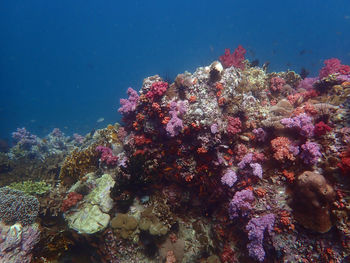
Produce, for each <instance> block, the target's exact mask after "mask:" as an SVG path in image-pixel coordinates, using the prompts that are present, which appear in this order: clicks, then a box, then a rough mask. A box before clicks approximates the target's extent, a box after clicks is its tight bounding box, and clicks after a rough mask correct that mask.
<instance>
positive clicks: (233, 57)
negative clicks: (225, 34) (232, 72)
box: [219, 45, 246, 70]
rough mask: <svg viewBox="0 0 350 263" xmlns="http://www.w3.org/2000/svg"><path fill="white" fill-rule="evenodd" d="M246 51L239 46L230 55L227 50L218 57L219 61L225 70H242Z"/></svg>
mask: <svg viewBox="0 0 350 263" xmlns="http://www.w3.org/2000/svg"><path fill="white" fill-rule="evenodd" d="M245 53H246V50H245V49H244V47H242V46H241V45H239V46H238V47H237V48H236V49H235V51H234V52H233V53H232V54H231V51H230V49H229V48H226V49H225V54H224V55H222V56H220V57H219V59H220V61H221V63H222V65H223V66H224V67H225V68H229V67H232V66H235V67H236V68H240V69H242V70H243V69H244V68H245V65H244V63H243V61H244V56H245Z"/></svg>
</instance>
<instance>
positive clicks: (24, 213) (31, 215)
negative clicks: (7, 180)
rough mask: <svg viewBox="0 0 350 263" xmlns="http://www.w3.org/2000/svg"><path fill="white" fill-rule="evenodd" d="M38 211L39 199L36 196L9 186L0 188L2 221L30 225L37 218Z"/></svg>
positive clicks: (0, 214) (0, 219) (0, 215)
mask: <svg viewBox="0 0 350 263" xmlns="http://www.w3.org/2000/svg"><path fill="white" fill-rule="evenodd" d="M38 211H39V201H38V199H37V198H36V197H34V196H30V195H26V194H25V193H24V192H22V191H18V190H13V189H10V188H8V187H2V188H0V221H3V222H5V223H6V224H14V223H17V222H19V223H21V224H22V225H30V224H32V223H34V221H35V220H36V217H37V215H38Z"/></svg>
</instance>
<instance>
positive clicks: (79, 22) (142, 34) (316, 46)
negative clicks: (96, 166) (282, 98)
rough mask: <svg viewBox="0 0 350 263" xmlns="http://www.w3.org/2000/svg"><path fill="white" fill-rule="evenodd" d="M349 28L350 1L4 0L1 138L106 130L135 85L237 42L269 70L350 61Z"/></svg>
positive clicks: (203, 60) (313, 68)
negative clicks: (21, 130) (22, 131)
mask: <svg viewBox="0 0 350 263" xmlns="http://www.w3.org/2000/svg"><path fill="white" fill-rule="evenodd" d="M349 32H350V1H349V0H307V1H305V0H295V1H276V0H272V1H261V0H250V1H236V0H231V1H228V0H225V1H207V0H192V1H183V0H178V1H164V0H163V1H152V0H149V1H89V0H84V1H82V0H76V1H66V0H60V1H44V0H32V1H16V0H13V1H0V33H1V38H0V127H1V128H0V138H10V135H11V132H12V131H14V130H15V129H16V128H17V127H26V128H27V129H28V130H29V131H30V132H32V133H34V134H37V135H39V136H43V135H45V134H47V133H49V132H50V131H51V130H52V129H53V128H55V127H58V128H60V129H61V130H62V131H63V132H65V133H66V134H68V135H69V134H72V133H73V132H78V133H81V134H85V133H87V132H89V131H90V130H91V129H93V128H100V127H104V126H106V124H107V123H114V122H116V121H119V120H120V115H119V114H118V113H117V108H118V107H119V99H120V98H122V97H125V96H126V94H125V92H126V89H127V88H128V87H129V86H132V87H133V88H135V89H137V90H139V89H140V88H141V84H142V80H143V78H145V77H147V76H149V75H155V74H159V75H161V76H168V77H170V78H175V76H176V74H178V73H182V72H184V71H185V70H188V71H194V70H195V68H196V67H198V66H204V65H208V64H209V63H211V62H212V61H213V60H215V59H217V58H218V56H220V55H221V54H223V52H224V49H225V48H228V47H229V48H231V49H234V48H235V47H237V45H239V44H241V45H243V46H244V47H245V48H246V49H247V50H248V52H247V58H249V59H250V60H253V59H259V60H260V62H261V63H263V62H265V61H270V63H271V64H270V70H271V71H284V70H287V69H292V70H295V71H297V72H300V69H301V68H302V67H305V68H306V69H308V70H309V71H310V72H311V73H312V75H317V74H318V70H319V68H321V67H322V62H323V60H324V59H327V58H331V57H337V58H339V59H341V60H342V62H343V64H350V34H349ZM100 117H103V118H104V119H105V121H104V122H100V123H97V122H96V121H97V119H99V118H100Z"/></svg>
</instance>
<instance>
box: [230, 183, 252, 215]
mask: <svg viewBox="0 0 350 263" xmlns="http://www.w3.org/2000/svg"><path fill="white" fill-rule="evenodd" d="M253 201H254V195H253V192H252V191H251V190H249V189H244V190H241V191H239V192H236V193H235V195H234V196H233V198H232V200H231V202H230V205H229V210H228V212H229V216H230V218H231V219H233V218H235V217H238V215H239V214H240V215H241V216H247V215H248V213H249V211H250V210H251V209H252V206H251V202H253Z"/></svg>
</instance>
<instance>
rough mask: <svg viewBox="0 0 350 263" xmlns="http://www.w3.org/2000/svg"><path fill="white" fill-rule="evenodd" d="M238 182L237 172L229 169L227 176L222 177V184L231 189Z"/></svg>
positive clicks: (226, 172)
mask: <svg viewBox="0 0 350 263" xmlns="http://www.w3.org/2000/svg"><path fill="white" fill-rule="evenodd" d="M236 181H237V175H236V172H235V171H234V170H232V169H227V170H226V171H225V174H224V175H223V176H222V177H221V183H222V184H224V185H227V186H229V187H232V186H233V185H234V184H235V182H236Z"/></svg>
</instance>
